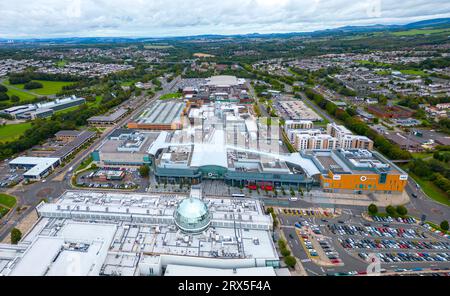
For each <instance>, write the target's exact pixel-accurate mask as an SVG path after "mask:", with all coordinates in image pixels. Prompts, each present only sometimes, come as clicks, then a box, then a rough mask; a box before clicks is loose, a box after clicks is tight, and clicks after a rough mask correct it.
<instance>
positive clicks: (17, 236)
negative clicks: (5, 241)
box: [11, 228, 22, 245]
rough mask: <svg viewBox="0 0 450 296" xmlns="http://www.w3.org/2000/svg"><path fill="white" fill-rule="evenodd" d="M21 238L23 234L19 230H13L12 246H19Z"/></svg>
mask: <svg viewBox="0 0 450 296" xmlns="http://www.w3.org/2000/svg"><path fill="white" fill-rule="evenodd" d="M21 238H22V232H20V230H19V229H17V228H13V230H11V244H13V245H17V243H18V242H19V241H20V239H21Z"/></svg>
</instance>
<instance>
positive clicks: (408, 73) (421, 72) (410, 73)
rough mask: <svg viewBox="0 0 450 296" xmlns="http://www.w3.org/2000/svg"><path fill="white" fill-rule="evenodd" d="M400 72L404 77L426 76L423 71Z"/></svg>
mask: <svg viewBox="0 0 450 296" xmlns="http://www.w3.org/2000/svg"><path fill="white" fill-rule="evenodd" d="M400 72H401V73H402V74H405V75H417V76H428V74H427V73H425V72H424V71H421V70H412V69H409V70H400Z"/></svg>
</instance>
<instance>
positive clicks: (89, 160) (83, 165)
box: [75, 156, 94, 172]
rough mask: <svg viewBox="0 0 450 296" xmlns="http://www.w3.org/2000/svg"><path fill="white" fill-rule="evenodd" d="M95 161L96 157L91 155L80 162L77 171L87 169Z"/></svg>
mask: <svg viewBox="0 0 450 296" xmlns="http://www.w3.org/2000/svg"><path fill="white" fill-rule="evenodd" d="M93 161H94V159H93V158H92V156H89V157H88V158H87V159H85V160H83V161H82V162H81V163H80V166H79V167H77V169H76V170H75V171H76V172H79V171H82V170H84V169H86V168H87V167H88V166H89V165H91V163H92V162H93Z"/></svg>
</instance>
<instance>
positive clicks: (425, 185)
mask: <svg viewBox="0 0 450 296" xmlns="http://www.w3.org/2000/svg"><path fill="white" fill-rule="evenodd" d="M409 175H410V177H412V178H413V179H414V181H416V182H417V183H418V184H419V185H420V188H422V190H423V191H424V192H425V194H426V195H428V196H429V197H430V198H431V199H433V200H435V201H437V202H439V203H441V204H444V205H447V206H450V199H449V198H448V195H447V194H446V193H445V192H444V191H443V190H441V189H440V188H439V187H437V186H436V185H434V183H433V182H431V181H427V180H423V179H421V178H419V177H418V176H416V175H414V174H413V173H411V172H409Z"/></svg>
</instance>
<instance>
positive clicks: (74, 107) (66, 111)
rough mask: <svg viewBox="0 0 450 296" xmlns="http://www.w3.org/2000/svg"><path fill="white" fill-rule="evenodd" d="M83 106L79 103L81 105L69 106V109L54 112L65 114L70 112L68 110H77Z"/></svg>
mask: <svg viewBox="0 0 450 296" xmlns="http://www.w3.org/2000/svg"><path fill="white" fill-rule="evenodd" d="M81 106H82V105H79V106H73V107H70V108H67V109H63V110H58V111H56V112H55V113H53V114H55V115H60V114H65V113H68V112H72V111H76V110H78V109H79V108H80V107H81Z"/></svg>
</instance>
